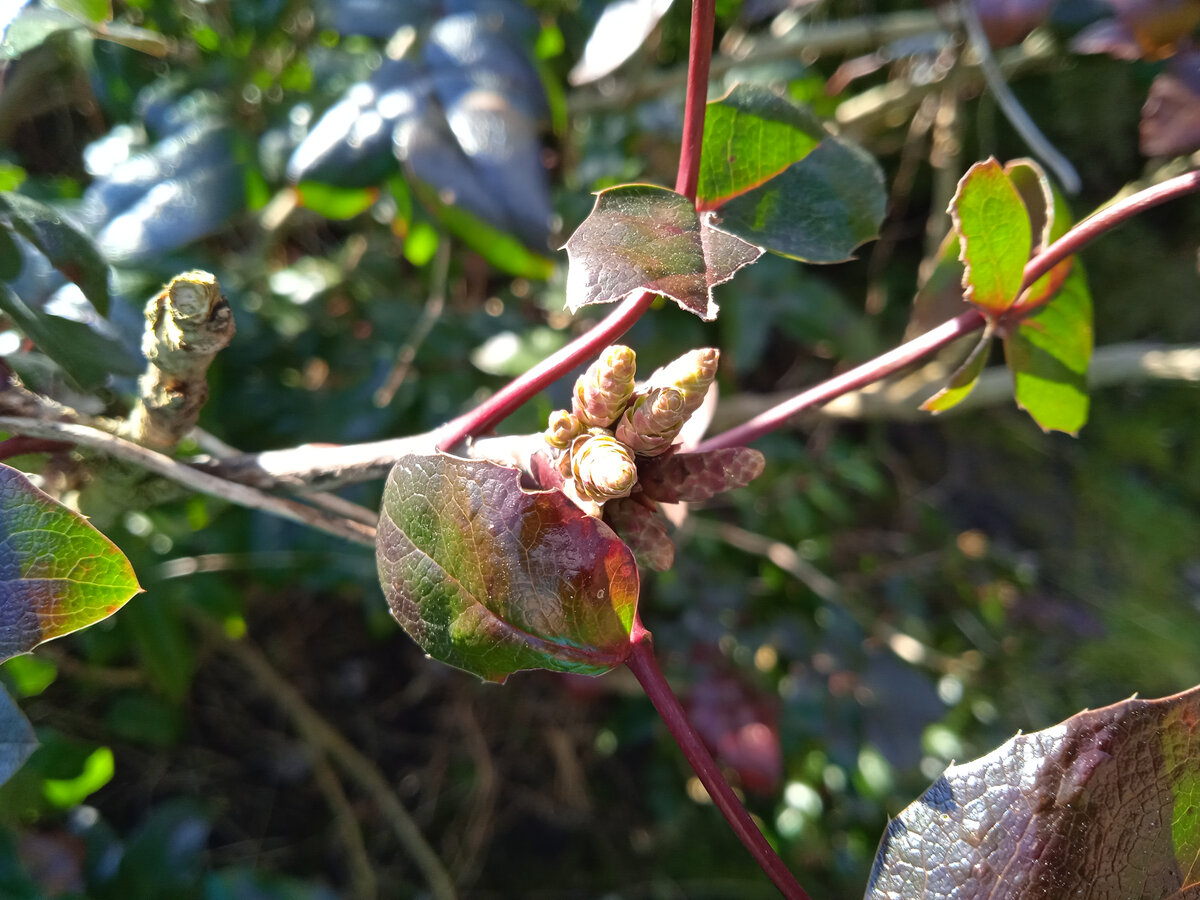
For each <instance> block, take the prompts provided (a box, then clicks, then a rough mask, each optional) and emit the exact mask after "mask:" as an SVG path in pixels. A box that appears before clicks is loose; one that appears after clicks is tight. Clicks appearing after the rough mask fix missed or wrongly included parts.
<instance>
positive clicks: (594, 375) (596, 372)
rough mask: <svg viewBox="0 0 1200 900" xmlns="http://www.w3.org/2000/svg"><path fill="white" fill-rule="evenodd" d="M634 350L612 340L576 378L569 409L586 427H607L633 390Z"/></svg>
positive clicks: (614, 419) (615, 417)
mask: <svg viewBox="0 0 1200 900" xmlns="http://www.w3.org/2000/svg"><path fill="white" fill-rule="evenodd" d="M635 369H636V357H635V356H634V352H633V351H632V350H630V349H629V348H628V347H625V346H622V345H621V344H614V345H613V346H611V347H609V348H608V349H607V350H605V351H604V352H603V353H602V354H600V358H599V359H598V360H596V361H595V362H594V363H592V364H591V365H590V366H588V370H587V371H586V372H584V373H583V374H582V375H580V376H579V379H578V380H577V381H576V382H575V395H574V397H573V398H572V400H571V412H572V413H574V415H575V418H577V419H578V420H579V421H580V422H582V423H583V424H584V425H586V426H587V427H589V428H607V427H608V426H609V425H611V424H612V423H613V422H615V421H616V420H617V417H618V416H620V415H621V410H623V409H624V408H625V404H626V403H628V402H629V396H630V395H631V394H632V393H633V377H634V372H635Z"/></svg>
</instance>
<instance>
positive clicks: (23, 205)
mask: <svg viewBox="0 0 1200 900" xmlns="http://www.w3.org/2000/svg"><path fill="white" fill-rule="evenodd" d="M0 216H2V217H4V218H5V219H7V220H8V224H9V226H10V227H11V228H12V229H13V230H14V231H16V232H17V234H19V235H21V237H23V238H25V240H27V241H29V242H30V243H31V244H33V245H34V246H35V247H37V248H38V250H40V251H42V253H43V254H44V255H45V256H46V258H47V259H48V260H50V264H51V265H52V266H54V268H56V269H58V271H60V272H62V273H63V275H65V276H66V277H67V278H69V279H70V280H71V281H73V282H75V284H77V285H79V287H80V289H81V290H82V291H83V293H84V295H85V296H86V297H87V298H88V300H89V301H91V304H92V306H94V307H96V309H97V310H98V311H99V312H100V314H101V315H105V314H106V313H107V312H108V266H107V265H106V264H105V262H104V260H103V259H102V258H101V257H100V253H99V251H97V250H96V246H95V245H94V244H93V243H92V241H91V239H90V238H89V237H88V236H87V235H85V234H84V233H83V232H82V231H80V230H79V229H77V228H76V227H75V226H74V225H71V224H70V223H69V222H67V221H66V220H65V219H64V218H63V217H62V215H61V214H60V213H59V212H58V211H57V210H56V209H54V208H53V207H51V206H47V205H46V204H44V203H40V202H38V201H37V200H32V199H30V198H29V197H26V196H24V195H22V194H14V193H0Z"/></svg>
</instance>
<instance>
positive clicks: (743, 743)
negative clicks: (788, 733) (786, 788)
mask: <svg viewBox="0 0 1200 900" xmlns="http://www.w3.org/2000/svg"><path fill="white" fill-rule="evenodd" d="M688 717H689V718H690V719H691V720H692V723H693V724H694V725H695V727H696V731H698V732H699V733H700V736H701V737H702V738H703V739H704V743H706V744H707V745H708V746H709V748H710V749H711V750H712V753H713V755H714V756H715V757H716V758H717V761H718V762H720V763H721V764H722V765H723V766H726V767H728V768H731V769H733V770H734V771H735V772H737V775H738V779H739V780H740V781H741V783H742V785H743V786H744V787H745V788H746V789H747V790H750V791H754V792H755V793H758V794H770V793H772V792H774V791H775V790H776V789H777V788H778V787H779V782H780V780H781V779H782V778H783V745H782V742H781V741H780V739H779V710H778V708H777V705H776V703H775V702H774V701H773V700H772V699H771V697H770V696H769V695H768V694H765V693H764V692H763V691H761V690H755V689H754V688H752V687H751V686H750V685H748V684H746V683H745V682H743V681H742V680H741V679H739V678H737V677H736V676H735V675H733V674H731V673H727V672H713V673H711V674H709V675H707V676H706V677H704V678H702V679H701V680H699V681H697V682H696V684H695V686H694V687H693V688H692V690H691V693H690V695H689V696H688Z"/></svg>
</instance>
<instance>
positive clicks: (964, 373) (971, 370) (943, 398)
mask: <svg viewBox="0 0 1200 900" xmlns="http://www.w3.org/2000/svg"><path fill="white" fill-rule="evenodd" d="M991 349H992V329H991V326H990V325H989V326H988V329H987V331H985V332H984V334H983V337H982V338H980V339H979V343H978V344H976V345H975V349H974V350H972V351H971V355H970V356H968V357H967V359H966V362H964V363H963V364H962V365H961V366H959V368H958V371H956V372H955V373H954V374H953V375H951V376H950V380H949V381H948V382H947V383H946V386H945V387H944V388H942V389H941V390H940V391H938V392H937V393H936V394H934V395H933V396H932V397H930V398H929V399H928V400H926V401H925V402H924V403H922V404H921V409H923V410H925V411H926V412H931V413H940V412H945V411H946V410H948V409H953V408H954V407H955V406H958V404H960V403H962V402H963V401H964V400H966V399H967V396H968V395H969V394H970V393H971V391H972V390H974V389H975V383H976V382H977V381H979V376H980V375H982V374H983V369H984V367H985V366H986V365H987V361H988V354H989V352H990V351H991Z"/></svg>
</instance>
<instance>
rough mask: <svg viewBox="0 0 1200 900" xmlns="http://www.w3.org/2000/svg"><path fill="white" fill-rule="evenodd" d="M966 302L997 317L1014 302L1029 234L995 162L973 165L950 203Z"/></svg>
mask: <svg viewBox="0 0 1200 900" xmlns="http://www.w3.org/2000/svg"><path fill="white" fill-rule="evenodd" d="M950 216H951V218H952V219H953V220H954V229H955V231H957V232H958V236H959V242H960V249H959V258H960V259H961V261H962V263H963V266H964V267H965V269H964V272H963V288H964V289H965V290H966V299H967V300H969V301H970V302H971V303H974V304H975V305H976V306H980V307H982V308H983V309H985V310H987V311H988V312H991V313H1001V312H1004V311H1005V310H1006V309H1008V308H1009V307H1010V306H1011V305H1012V303H1013V301H1014V300H1016V299H1017V292H1018V291H1020V289H1021V282H1022V281H1023V280H1024V277H1025V263H1026V262H1028V261H1029V254H1030V251H1031V249H1032V247H1033V230H1032V226H1031V225H1030V222H1029V214H1028V212H1027V211H1026V209H1025V204H1024V203H1023V202H1022V200H1021V195H1020V194H1019V193H1018V192H1017V189H1016V188H1015V187H1014V186H1013V183H1012V181H1011V180H1010V179H1009V177H1008V175H1007V173H1006V172H1005V171H1004V169H1003V168H1002V167H1001V165H1000V163H998V162H996V160H995V159H988V160H986V161H984V162H979V163H975V164H974V165H973V166H971V168H970V169H968V170H967V174H966V175H964V176H963V177H962V179H961V180H960V181H959V183H958V190H957V191H955V193H954V198H953V199H952V200H951V201H950Z"/></svg>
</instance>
